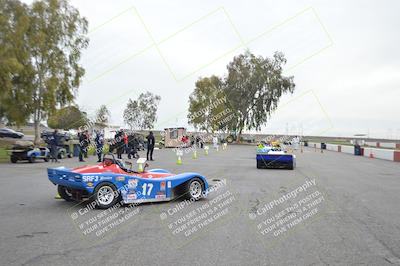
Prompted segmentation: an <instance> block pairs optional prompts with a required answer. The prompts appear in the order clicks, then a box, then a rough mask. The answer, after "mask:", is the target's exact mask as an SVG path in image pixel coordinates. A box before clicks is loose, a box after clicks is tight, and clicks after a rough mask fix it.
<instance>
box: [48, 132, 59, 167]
mask: <svg viewBox="0 0 400 266" xmlns="http://www.w3.org/2000/svg"><path fill="white" fill-rule="evenodd" d="M57 133H58V130H57V129H55V130H54V132H53V134H52V135H51V138H50V141H49V144H50V153H51V162H56V163H58V159H57V157H58V151H57V144H58V136H57Z"/></svg>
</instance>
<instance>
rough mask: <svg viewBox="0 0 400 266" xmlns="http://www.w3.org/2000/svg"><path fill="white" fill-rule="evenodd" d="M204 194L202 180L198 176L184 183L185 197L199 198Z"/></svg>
mask: <svg viewBox="0 0 400 266" xmlns="http://www.w3.org/2000/svg"><path fill="white" fill-rule="evenodd" d="M203 194H204V184H203V181H202V180H201V179H200V178H198V177H195V178H192V179H191V180H190V181H189V182H187V183H186V189H185V196H186V198H187V199H190V200H191V199H193V200H199V199H201V198H202V196H203Z"/></svg>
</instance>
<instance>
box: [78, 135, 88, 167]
mask: <svg viewBox="0 0 400 266" xmlns="http://www.w3.org/2000/svg"><path fill="white" fill-rule="evenodd" d="M78 138H79V161H80V162H84V161H85V160H83V155H84V154H85V142H86V137H85V134H84V132H82V131H81V132H79V133H78ZM86 149H87V148H86Z"/></svg>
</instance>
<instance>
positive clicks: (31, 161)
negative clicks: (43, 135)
mask: <svg viewBox="0 0 400 266" xmlns="http://www.w3.org/2000/svg"><path fill="white" fill-rule="evenodd" d="M28 161H29V162H30V163H34V162H35V161H36V157H35V155H32V156H31V157H29V159H28Z"/></svg>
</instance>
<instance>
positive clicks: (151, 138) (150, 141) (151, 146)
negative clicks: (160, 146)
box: [146, 131, 156, 161]
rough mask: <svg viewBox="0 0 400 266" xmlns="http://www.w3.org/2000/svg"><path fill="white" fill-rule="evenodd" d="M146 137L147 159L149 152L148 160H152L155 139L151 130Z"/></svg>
mask: <svg viewBox="0 0 400 266" xmlns="http://www.w3.org/2000/svg"><path fill="white" fill-rule="evenodd" d="M146 139H147V160H149V154H150V161H154V160H153V151H154V145H155V142H156V141H155V139H154V135H153V132H152V131H150V133H149V135H148V136H147V137H146Z"/></svg>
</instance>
